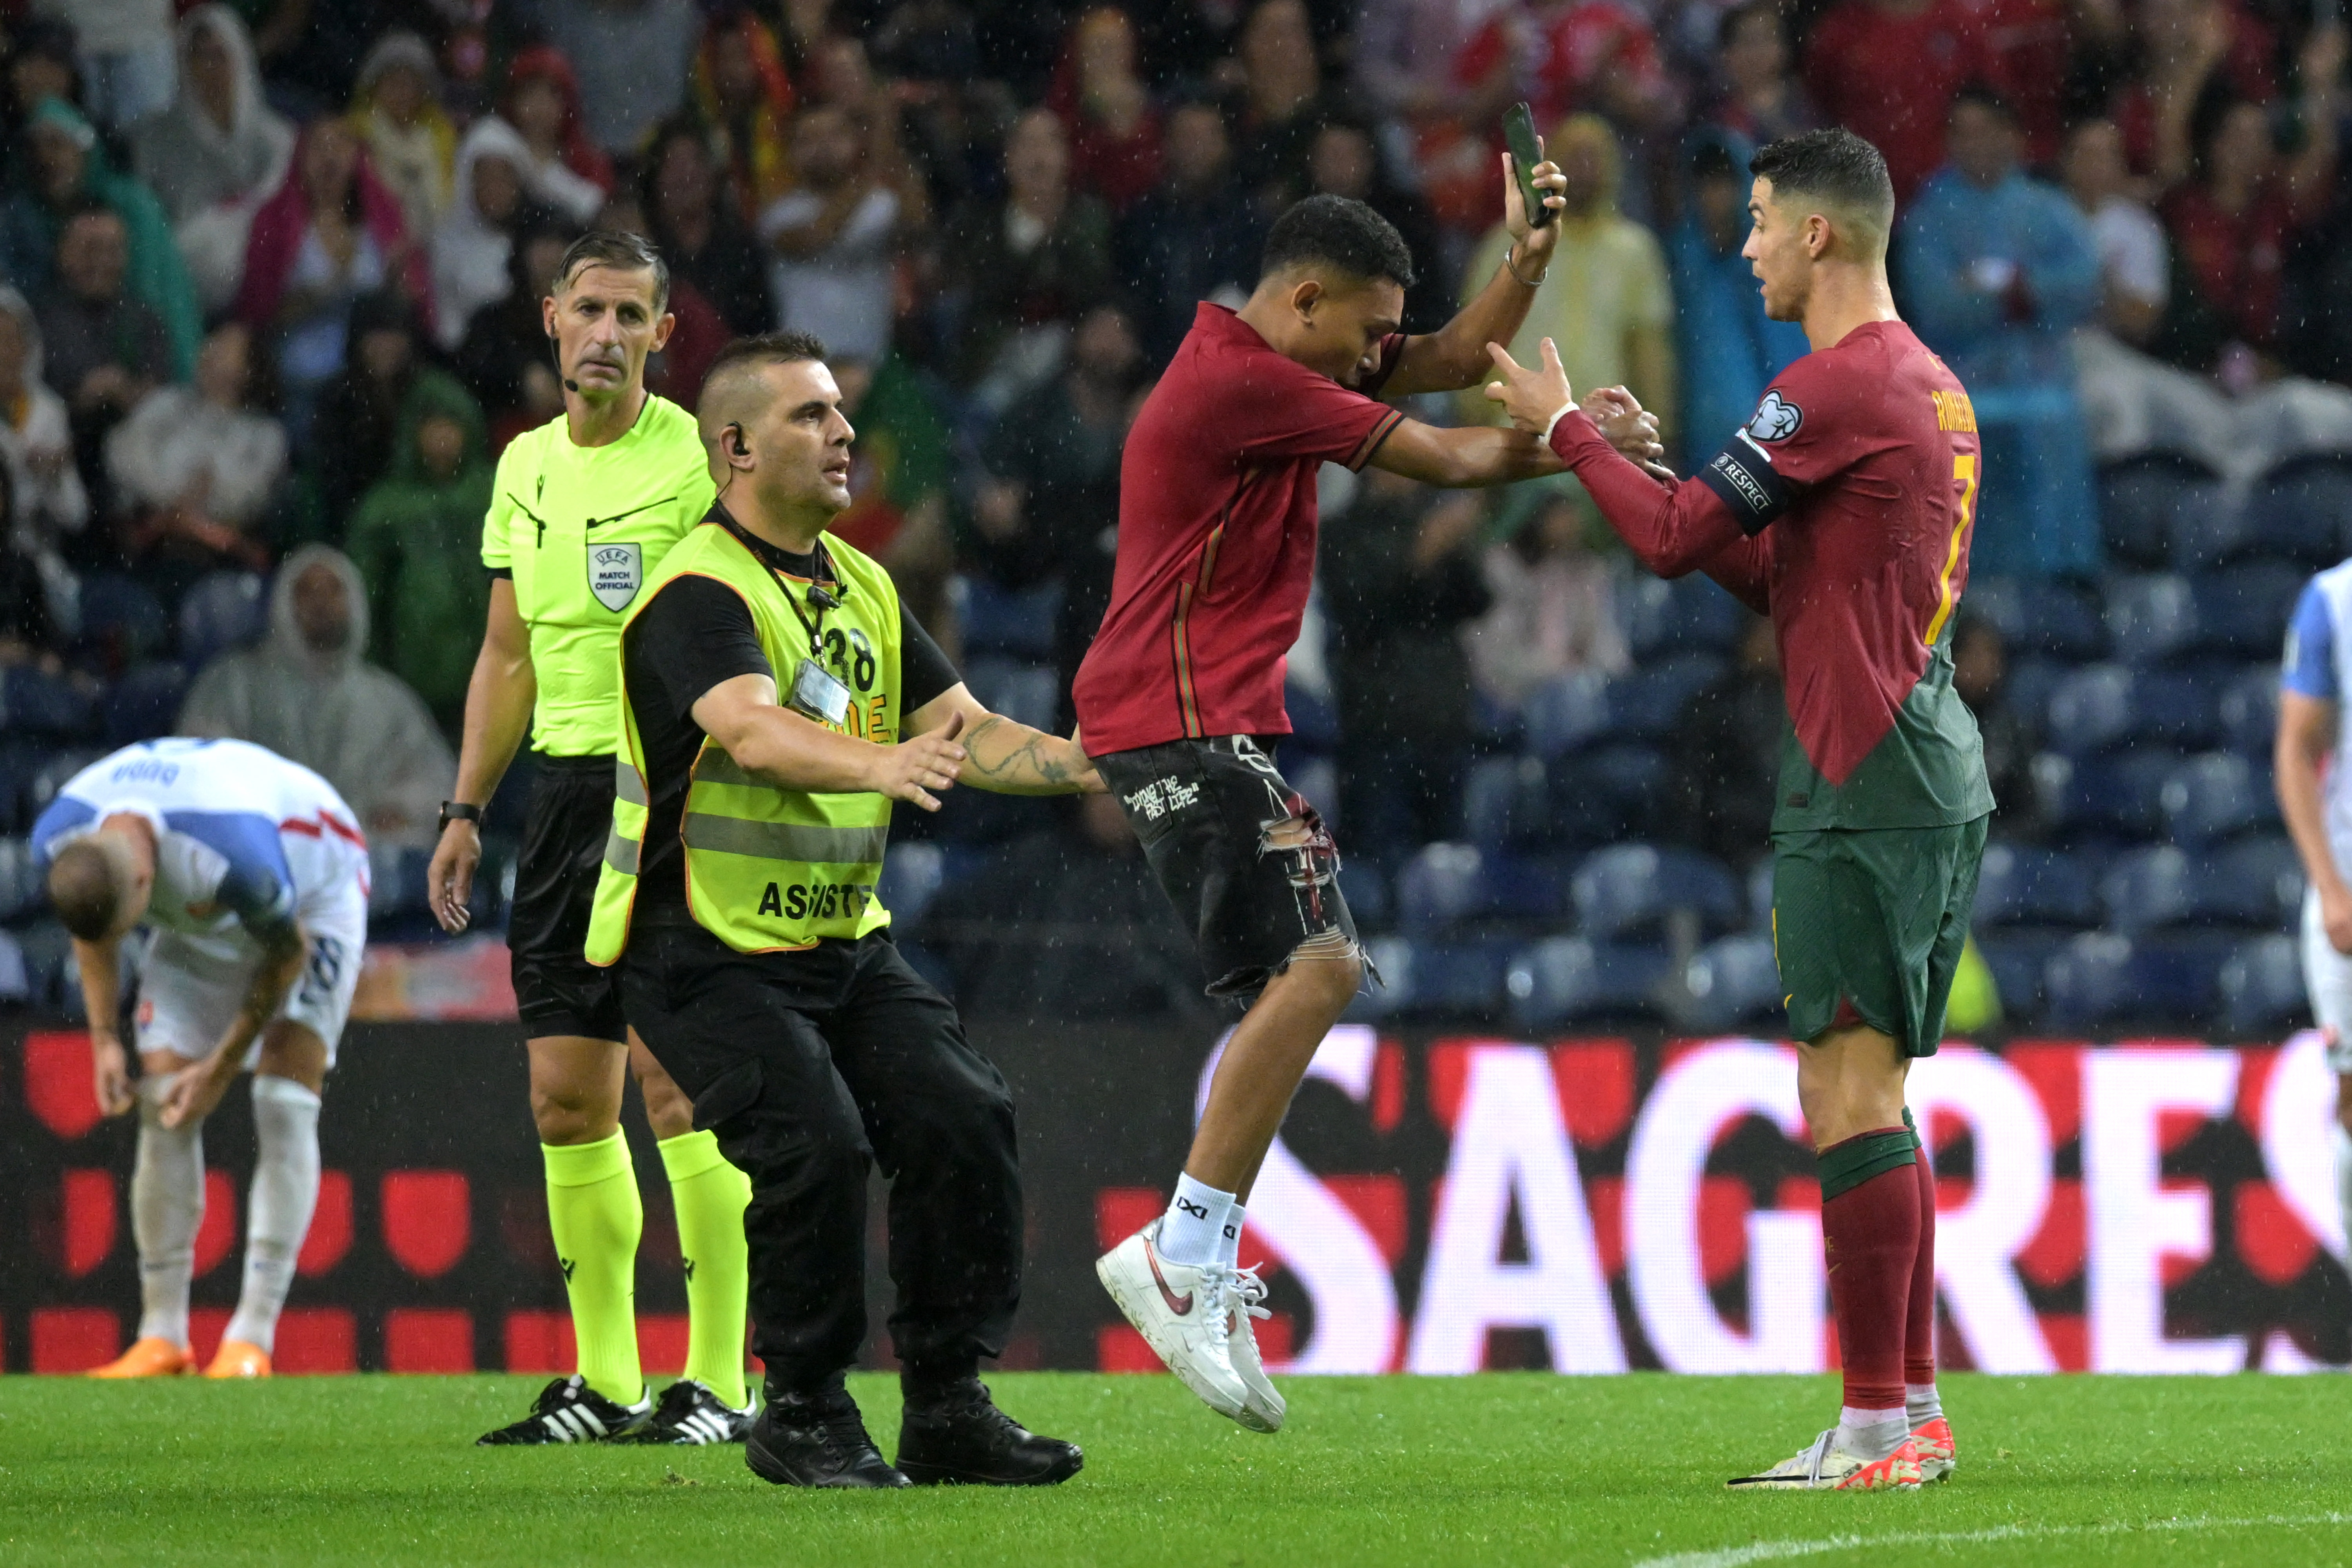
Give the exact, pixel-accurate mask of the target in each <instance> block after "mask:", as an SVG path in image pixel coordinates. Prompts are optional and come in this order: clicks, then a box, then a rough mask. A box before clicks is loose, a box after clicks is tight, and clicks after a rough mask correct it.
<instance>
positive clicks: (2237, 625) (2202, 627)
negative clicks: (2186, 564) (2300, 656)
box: [2189, 561, 2311, 658]
mask: <svg viewBox="0 0 2352 1568" xmlns="http://www.w3.org/2000/svg"><path fill="white" fill-rule="evenodd" d="M2310 575H2311V574H2309V573H2307V572H2305V571H2304V570H2303V569H2302V568H2301V567H2297V566H2290V565H2287V564H2285V563H2283V562H2277V561H2256V562H2250V563H2247V564H2245V565H2242V566H2233V567H2231V568H2230V569H2229V570H2228V571H2225V572H2210V573H2207V574H2204V575H2203V576H2200V577H2193V578H2191V579H2189V596H2190V598H2191V599H2192V600H2193V601H2194V603H2195V605H2196V620H2197V630H2196V636H2195V637H2194V638H2193V639H2192V641H2191V645H2190V651H2192V652H2195V653H2200V654H2211V655H2216V656H2220V657H2224V658H2264V657H2268V658H2277V657H2278V652H2279V645H2280V643H2281V641H2282V640H2283V639H2284V637H2285V636H2286V623H2287V617H2288V616H2291V615H2293V614H2294V601H2295V599H2296V597H2297V595H2300V594H2301V593H2302V592H2303V585H2304V584H2305V583H2306V582H2308V581H2309V580H2310Z"/></svg>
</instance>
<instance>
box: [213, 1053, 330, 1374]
mask: <svg viewBox="0 0 2352 1568" xmlns="http://www.w3.org/2000/svg"><path fill="white" fill-rule="evenodd" d="M253 1131H254V1142H256V1143H257V1144H258V1145H259V1152H258V1153H257V1156H256V1158H255V1160H254V1164H253V1190H252V1192H251V1193H250V1194H248V1196H247V1199H246V1219H245V1284H244V1286H243V1288H242V1289H240V1290H239V1291H238V1292H237V1298H236V1316H235V1317H233V1318H231V1319H230V1320H229V1321H228V1327H227V1328H226V1330H224V1331H222V1336H221V1337H222V1338H224V1339H231V1340H241V1341H243V1342H245V1343H247V1344H249V1345H257V1346H259V1347H260V1348H261V1349H262V1350H263V1351H264V1352H274V1351H275V1350H276V1349H277V1345H278V1311H279V1310H280V1309H281V1308H283V1307H284V1306H285V1305H286V1292H287V1291H288V1290H289V1289H291V1288H292V1286H293V1284H294V1257H295V1254H297V1253H299V1252H300V1251H301V1250H302V1237H304V1236H305V1235H307V1234H308V1233H309V1231H310V1211H311V1210H312V1209H313V1208H315V1207H317V1206H318V1203H319V1097H318V1096H317V1095H315V1094H313V1093H311V1092H310V1090H309V1089H305V1088H303V1087H302V1086H301V1085H300V1084H299V1083H296V1082H295V1081H294V1080H293V1079H290V1078H278V1077H276V1076H274V1075H267V1076H266V1075H263V1074H260V1073H256V1074H255V1075H254V1078H253Z"/></svg>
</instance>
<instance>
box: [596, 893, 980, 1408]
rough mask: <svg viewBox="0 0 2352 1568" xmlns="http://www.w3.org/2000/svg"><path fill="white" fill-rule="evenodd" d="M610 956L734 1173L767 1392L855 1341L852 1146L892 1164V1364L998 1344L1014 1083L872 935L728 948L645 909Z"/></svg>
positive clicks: (911, 1367) (921, 1375) (962, 1358)
mask: <svg viewBox="0 0 2352 1568" xmlns="http://www.w3.org/2000/svg"><path fill="white" fill-rule="evenodd" d="M648 912H649V913H650V912H651V911H648ZM663 913H665V914H667V913H668V911H663ZM624 962H625V971H624V976H623V982H622V989H623V996H624V998H625V1004H626V1006H627V1010H628V1016H629V1021H630V1022H631V1023H632V1024H634V1025H635V1026H636V1029H637V1032H638V1033H639V1034H640V1035H641V1036H643V1037H644V1039H645V1042H646V1046H647V1047H649V1048H650V1049H651V1050H652V1051H653V1054H654V1056H655V1058H656V1059H657V1060H658V1061H659V1062H660V1063H661V1065H662V1066H663V1067H664V1068H667V1070H668V1072H669V1075H670V1077H672V1078H673V1079H677V1085H678V1088H679V1089H682V1090H684V1091H685V1093H686V1094H687V1095H688V1097H690V1098H691V1099H692V1100H693V1101H694V1124H695V1125H696V1126H697V1127H707V1128H709V1130H710V1131H712V1132H713V1133H715V1134H716V1135H717V1136H718V1139H719V1150H720V1151H721V1152H723V1153H725V1154H726V1156H727V1158H728V1159H729V1160H730V1161H732V1162H733V1163H734V1164H735V1166H736V1168H737V1169H739V1170H740V1171H741V1172H742V1173H744V1174H745V1175H746V1176H748V1177H749V1178H750V1179H751V1206H750V1207H749V1208H748V1209H746V1210H745V1211H744V1214H743V1233H744V1237H745V1239H746V1241H747V1242H748V1243H749V1246H750V1252H751V1322H752V1335H751V1347H752V1350H753V1351H754V1352H756V1353H757V1354H758V1356H759V1357H760V1359H761V1361H762V1362H764V1363H766V1364H767V1369H768V1372H767V1384H768V1390H769V1393H770V1394H771V1396H774V1395H777V1394H801V1393H813V1392H815V1391H816V1390H819V1389H821V1388H824V1387H826V1386H828V1385H830V1384H834V1383H835V1381H836V1380H837V1379H838V1378H839V1377H840V1376H841V1374H842V1373H844V1372H845V1371H846V1370H847V1369H848V1368H849V1367H850V1366H851V1364H852V1363H855V1361H856V1357H857V1351H858V1347H859V1345H860V1344H861V1343H863V1342H864V1341H865V1338H866V1168H867V1166H868V1164H869V1163H872V1164H876V1165H878V1166H879V1167H880V1168H881V1171H882V1174H883V1175H884V1177H885V1178H887V1180H888V1181H889V1183H890V1278H891V1280H892V1282H893V1283H894V1284H895V1285H896V1286H897V1287H898V1307H897V1310H895V1311H894V1312H892V1314H891V1316H890V1336H891V1342H892V1345H893V1348H894V1349H895V1350H896V1351H897V1352H898V1359H899V1362H900V1363H901V1365H902V1367H903V1369H904V1371H903V1373H902V1376H903V1377H904V1378H905V1379H906V1380H907V1381H908V1383H909V1384H910V1385H913V1386H917V1387H921V1386H937V1385H939V1384H944V1383H946V1382H949V1381H950V1380H952V1379H955V1378H958V1377H964V1376H969V1375H971V1373H973V1372H974V1371H975V1370H976V1369H977V1368H978V1365H979V1360H980V1357H982V1355H995V1354H998V1353H999V1352H1002V1351H1003V1346H1004V1336H1005V1334H1006V1332H1007V1331H1008V1330H1009V1329H1010V1328H1011V1326H1012V1323H1013V1312H1014V1310H1015V1309H1016V1308H1017V1307H1018V1306H1019V1305H1020V1300H1021V1258H1022V1234H1021V1226H1022V1206H1021V1161H1020V1153H1019V1151H1018V1148H1017V1146H1016V1144H1015V1141H1014V1134H1013V1097H1012V1095H1011V1093H1010V1092H1009V1091H1008V1090H1007V1089H1005V1087H1004V1079H1003V1075H1001V1074H1000V1073H998V1071H997V1070H996V1068H995V1066H994V1064H992V1063H991V1062H990V1061H989V1060H988V1058H985V1057H983V1056H982V1055H981V1054H980V1053H979V1052H978V1051H977V1050H975V1049H973V1048H972V1047H971V1043H970V1042H969V1041H968V1040H966V1039H965V1038H964V1033H963V1025H962V1023H961V1020H960V1019H958V1018H957V1016H956V1012H955V1008H954V1007H953V1006H951V1005H950V1004H949V1002H948V1000H947V999H946V998H945V997H943V996H941V995H940V994H939V993H938V992H937V991H935V990H933V989H932V988H931V987H930V985H929V984H927V983H926V982H925V981H924V980H923V978H922V976H920V975H919V974H917V973H915V972H914V970H913V969H911V968H909V967H908V963H907V962H906V960H905V959H903V958H901V957H900V956H899V955H898V948H897V947H896V946H894V945H893V944H892V943H891V942H890V939H889V938H888V936H887V935H886V934H884V933H881V932H877V933H875V934H873V935H871V936H867V937H866V938H864V939H862V940H860V941H857V942H820V943H819V944H818V945H817V946H816V947H814V948H813V949H810V950H808V951H806V952H773V953H740V952H735V951H734V950H732V949H731V948H729V947H728V946H727V945H726V944H725V943H723V942H719V939H718V938H716V937H714V936H712V935H711V934H710V933H709V932H708V931H704V930H703V929H702V928H701V927H699V926H698V925H693V924H690V923H682V922H681V921H678V920H677V919H675V918H674V919H672V920H668V921H665V920H662V919H660V917H659V916H656V918H655V919H654V920H651V921H646V922H645V923H643V924H641V925H640V926H639V928H638V929H637V930H635V931H632V932H631V934H630V938H629V947H628V953H627V956H626V958H625V961H624Z"/></svg>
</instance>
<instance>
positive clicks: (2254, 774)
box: [2158, 752, 2278, 850]
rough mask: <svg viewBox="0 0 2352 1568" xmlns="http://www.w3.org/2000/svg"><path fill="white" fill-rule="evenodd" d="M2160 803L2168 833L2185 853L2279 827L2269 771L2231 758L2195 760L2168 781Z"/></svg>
mask: <svg viewBox="0 0 2352 1568" xmlns="http://www.w3.org/2000/svg"><path fill="white" fill-rule="evenodd" d="M2158 804H2159V805H2161V806H2162V808H2163V811H2164V825H2165V830H2166V832H2167V833H2168V834H2169V835H2170V836H2171V838H2172V842H2173V843H2175V844H2177V845H2179V847H2181V848H2183V849H2189V850H2198V849H2203V848H2206V847H2209V846H2210V845H2214V844H2219V843H2221V841H2222V840H2224V839H2227V838H2232V837H2236V836H2238V835H2239V834H2242V833H2244V832H2246V831H2248V830H2249V829H2251V828H2254V827H2259V826H2266V825H2270V824H2274V823H2276V822H2277V821H2278V805H2277V802H2276V800H2275V798H2274V797H2273V795H2272V794H2271V783H2270V772H2269V770H2268V769H2266V768H2264V769H2257V768H2255V767H2254V766H2253V765H2252V764H2251V763H2248V762H2247V761H2246V759H2245V758H2243V757H2242V756H2239V755H2237V754H2235V753H2234V752H2204V753H2202V754H2200V755H2198V756H2194V757H2191V758H2189V760H2188V761H2187V762H2185V763H2181V764H2180V765H2179V767H2177V768H2175V769H2173V770H2172V773H2170V775H2169V776H2168V777H2167V778H2166V779H2165V781H2164V785H2163V788H2162V790H2161V792H2160V793H2159V795H2158Z"/></svg>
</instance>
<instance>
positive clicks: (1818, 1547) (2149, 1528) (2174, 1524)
mask: <svg viewBox="0 0 2352 1568" xmlns="http://www.w3.org/2000/svg"><path fill="white" fill-rule="evenodd" d="M2324 1524H2352V1513H2305V1514H2266V1515H2264V1516H2263V1517H2262V1518H2259V1519H2203V1518H2198V1519H2149V1520H2141V1521H2137V1522H2133V1521H2116V1522H2114V1523H2111V1524H2005V1525H2000V1526H1998V1527H1996V1528H1994V1529H1991V1530H1917V1531H1902V1532H1899V1533H1896V1534H1892V1535H1825V1536H1822V1537H1819V1538H1817V1539H1814V1540H1811V1541H1759V1542H1755V1543H1754V1544H1752V1545H1748V1546H1733V1547H1728V1548H1726V1549H1725V1550H1723V1551H1721V1552H1675V1553H1673V1554H1671V1555H1669V1556H1665V1557H1650V1558H1644V1559H1643V1561H1642V1562H1640V1563H1635V1564H1634V1565H1633V1568H1741V1565H1742V1564H1744V1563H1781V1562H1786V1561H1787V1560H1788V1559H1790V1558H1791V1557H1824V1556H1827V1555H1829V1554H1830V1553H1832V1552H1877V1551H1883V1550H1885V1548H1887V1547H1889V1546H1990V1545H1994V1544H1997V1543H1999V1542H2008V1541H2042V1540H2049V1539H2053V1538H2056V1537H2060V1536H2095V1535H2139V1534H2165V1535H2185V1534H2189V1533H2190V1532H2192V1531H2203V1530H2309V1529H2313V1528H2315V1527H2317V1526H2319V1525H2324Z"/></svg>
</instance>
